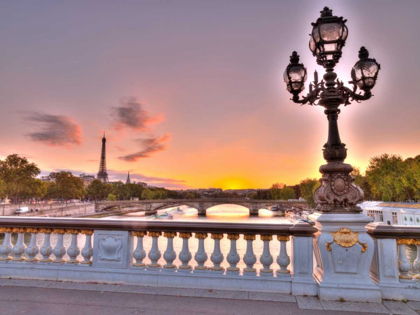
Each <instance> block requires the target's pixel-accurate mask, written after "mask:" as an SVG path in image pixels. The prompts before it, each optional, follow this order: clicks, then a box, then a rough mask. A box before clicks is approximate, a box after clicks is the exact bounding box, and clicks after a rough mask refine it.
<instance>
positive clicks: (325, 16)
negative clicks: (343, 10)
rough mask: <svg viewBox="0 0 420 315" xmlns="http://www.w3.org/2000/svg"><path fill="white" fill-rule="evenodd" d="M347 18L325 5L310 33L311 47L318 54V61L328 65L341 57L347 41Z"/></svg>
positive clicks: (336, 61) (314, 53)
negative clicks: (336, 14) (334, 13)
mask: <svg viewBox="0 0 420 315" xmlns="http://www.w3.org/2000/svg"><path fill="white" fill-rule="evenodd" d="M345 23H346V20H343V18H342V17H336V16H333V15H332V10H330V9H329V8H328V7H325V8H324V10H323V11H321V17H320V18H319V19H318V20H317V21H316V23H312V26H313V29H312V33H311V34H310V35H309V36H310V37H311V38H310V40H309V49H310V50H311V51H312V54H313V55H314V56H316V59H317V63H318V64H319V65H322V66H326V64H328V63H333V65H335V64H336V63H338V61H339V60H340V57H341V50H342V48H343V46H344V45H345V43H346V39H347V36H348V29H347V26H346V25H345Z"/></svg>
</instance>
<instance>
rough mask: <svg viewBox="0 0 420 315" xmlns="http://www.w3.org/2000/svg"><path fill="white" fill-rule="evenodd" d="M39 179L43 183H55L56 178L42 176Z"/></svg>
mask: <svg viewBox="0 0 420 315" xmlns="http://www.w3.org/2000/svg"><path fill="white" fill-rule="evenodd" d="M39 179H40V180H42V181H43V182H55V178H52V177H51V175H45V176H41V177H40V178H39Z"/></svg>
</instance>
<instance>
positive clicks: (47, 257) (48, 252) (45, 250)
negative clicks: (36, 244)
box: [39, 229, 52, 263]
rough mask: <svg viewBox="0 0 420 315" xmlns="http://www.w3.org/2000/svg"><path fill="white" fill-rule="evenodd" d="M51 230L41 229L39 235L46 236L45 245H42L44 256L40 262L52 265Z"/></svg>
mask: <svg viewBox="0 0 420 315" xmlns="http://www.w3.org/2000/svg"><path fill="white" fill-rule="evenodd" d="M51 232H52V230H51V229H40V230H39V233H43V234H44V244H42V247H41V250H40V252H41V255H42V259H41V260H40V262H42V263H50V262H51V261H52V258H50V256H51V254H52V246H51V240H50V237H51Z"/></svg>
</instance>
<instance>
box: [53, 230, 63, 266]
mask: <svg viewBox="0 0 420 315" xmlns="http://www.w3.org/2000/svg"><path fill="white" fill-rule="evenodd" d="M53 233H54V234H57V244H56V245H55V247H54V249H53V254H54V256H55V259H54V260H53V263H55V264H64V263H65V262H66V260H65V259H63V256H64V255H65V254H66V248H65V247H64V234H65V233H66V232H65V231H64V230H63V229H53Z"/></svg>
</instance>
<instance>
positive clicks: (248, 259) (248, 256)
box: [243, 234, 257, 276]
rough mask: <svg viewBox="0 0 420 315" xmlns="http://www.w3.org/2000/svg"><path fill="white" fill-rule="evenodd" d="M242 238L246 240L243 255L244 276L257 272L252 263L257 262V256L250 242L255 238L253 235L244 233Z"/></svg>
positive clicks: (253, 274)
mask: <svg viewBox="0 0 420 315" xmlns="http://www.w3.org/2000/svg"><path fill="white" fill-rule="evenodd" d="M244 240H246V252H245V255H244V257H243V260H244V263H245V265H246V268H245V269H244V273H243V274H244V276H255V275H256V274H257V272H256V270H255V268H254V264H255V263H256V262H257V256H255V254H254V249H253V248H252V242H253V241H254V240H255V235H250V234H246V235H244Z"/></svg>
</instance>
